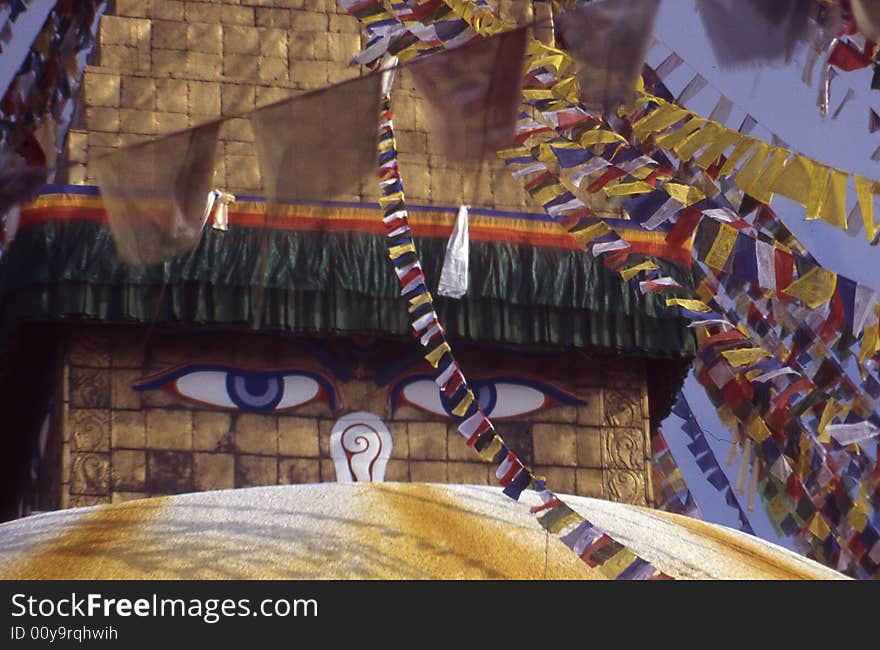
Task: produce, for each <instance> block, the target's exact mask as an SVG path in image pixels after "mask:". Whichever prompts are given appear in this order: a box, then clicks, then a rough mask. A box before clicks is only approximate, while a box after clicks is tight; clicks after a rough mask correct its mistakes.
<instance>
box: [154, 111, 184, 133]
mask: <svg viewBox="0 0 880 650" xmlns="http://www.w3.org/2000/svg"><path fill="white" fill-rule="evenodd" d="M187 128H189V118H188V117H187V116H186V115H185V114H184V113H159V114H158V115H156V129H157V131H158V132H159V133H176V132H177V131H183V130H185V129H187Z"/></svg>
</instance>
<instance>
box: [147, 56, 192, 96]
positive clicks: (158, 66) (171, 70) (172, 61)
mask: <svg viewBox="0 0 880 650" xmlns="http://www.w3.org/2000/svg"><path fill="white" fill-rule="evenodd" d="M185 69H186V57H185V55H184V54H183V52H180V51H178V50H156V49H154V50H153V74H155V75H170V74H175V73H179V72H183V71H184V70H185ZM161 94H162V93H161V92H160V93H159V95H160V98H161Z"/></svg>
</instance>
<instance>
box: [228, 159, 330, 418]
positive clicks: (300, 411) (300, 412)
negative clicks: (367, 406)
mask: <svg viewBox="0 0 880 650" xmlns="http://www.w3.org/2000/svg"><path fill="white" fill-rule="evenodd" d="M223 144H224V147H225V149H226V155H227V156H256V155H257V153H256V149H254V145H253V144H252V143H250V142H224V143H223ZM321 406H324V405H321ZM303 408H304V407H299V408H298V409H297V410H296V412H297V414H299V415H302V412H303V411H302V409H303ZM322 415H327V407H326V406H324V409H323V412H322Z"/></svg>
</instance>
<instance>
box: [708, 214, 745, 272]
mask: <svg viewBox="0 0 880 650" xmlns="http://www.w3.org/2000/svg"><path fill="white" fill-rule="evenodd" d="M738 235H739V231H738V230H737V229H736V228H731V227H730V226H728V225H726V224H723V223H722V224H720V227H719V228H718V234H717V235H716V236H715V241H714V242H712V246H711V247H710V248H709V252H708V253H706V256H705V259H704V260H703V261H704V262H705V263H706V264H707V265H708V266H709V267H710V268H712V269H715V270H723V269H724V265H725V264H727V260H728V258H729V257H730V254H731V253H732V252H733V247H734V245H735V244H736V238H737V236H738Z"/></svg>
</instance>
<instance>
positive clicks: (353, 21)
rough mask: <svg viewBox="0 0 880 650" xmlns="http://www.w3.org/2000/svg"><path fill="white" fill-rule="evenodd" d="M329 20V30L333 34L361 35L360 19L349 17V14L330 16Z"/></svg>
mask: <svg viewBox="0 0 880 650" xmlns="http://www.w3.org/2000/svg"><path fill="white" fill-rule="evenodd" d="M327 18H328V27H327V29H328V30H329V31H331V32H337V33H343V34H359V33H360V25H359V23H358V19H357V18H355V17H354V16H349V15H348V14H344V15H335V14H330V15H329V16H327Z"/></svg>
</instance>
